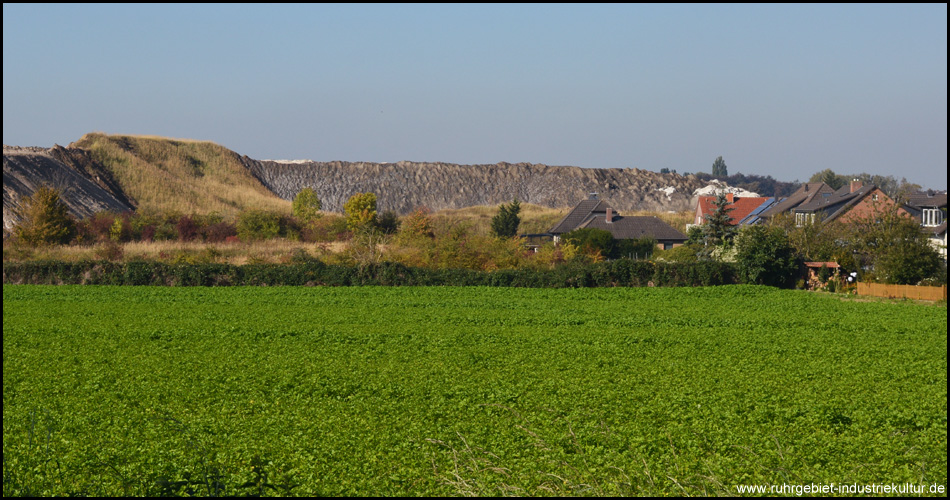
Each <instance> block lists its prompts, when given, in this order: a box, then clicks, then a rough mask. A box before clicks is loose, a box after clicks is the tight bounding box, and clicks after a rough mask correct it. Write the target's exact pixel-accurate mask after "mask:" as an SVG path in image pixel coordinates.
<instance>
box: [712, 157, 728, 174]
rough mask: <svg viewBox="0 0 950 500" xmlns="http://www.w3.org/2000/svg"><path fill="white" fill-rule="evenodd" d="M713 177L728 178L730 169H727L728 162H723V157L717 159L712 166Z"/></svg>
mask: <svg viewBox="0 0 950 500" xmlns="http://www.w3.org/2000/svg"><path fill="white" fill-rule="evenodd" d="M712 175H713V177H728V176H729V169H728V168H727V167H726V162H724V161H722V157H721V156H719V157H717V158H716V161H714V162H713V165H712Z"/></svg>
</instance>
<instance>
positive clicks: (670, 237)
mask: <svg viewBox="0 0 950 500" xmlns="http://www.w3.org/2000/svg"><path fill="white" fill-rule="evenodd" d="M716 198H717V197H716V196H700V197H699V198H698V199H697V202H696V211H695V216H694V220H693V224H691V225H701V224H703V223H704V222H705V221H706V218H707V216H709V215H711V214H712V213H713V212H714V211H715V210H716V206H715V202H716ZM726 201H727V202H728V205H727V208H730V209H732V210H731V211H730V212H729V216H730V217H731V218H732V223H733V224H734V225H737V226H745V225H752V224H762V223H765V222H767V221H769V219H771V218H772V217H775V216H777V215H780V214H792V215H793V216H794V217H795V221H796V224H798V225H800V226H801V225H804V224H806V223H828V222H831V221H839V222H844V223H847V222H848V221H850V220H853V219H855V218H863V217H866V216H868V215H869V214H871V213H874V211H876V210H880V209H881V207H882V206H884V205H886V204H890V205H891V206H893V205H896V204H897V203H896V202H895V201H894V200H892V199H891V198H890V197H889V196H887V194H885V193H884V191H882V190H881V189H880V188H879V187H877V186H875V185H874V184H868V185H865V184H863V183H862V182H861V181H857V180H856V181H852V182H851V183H850V184H848V185H845V186H842V187H841V188H840V189H837V190H836V189H834V188H832V187H831V186H829V185H828V184H825V183H824V182H810V183H806V184H803V185H802V186H801V187H800V188H799V189H798V190H797V191H795V192H794V193H792V194H791V195H789V196H787V197H781V198H776V197H752V196H743V197H737V196H735V195H733V194H732V193H728V194H726ZM898 210H899V211H900V212H902V213H904V214H906V215H908V216H911V217H914V218H915V219H916V220H918V221H919V222H920V224H921V225H922V226H923V227H924V228H926V229H927V231H928V232H929V233H930V235H931V238H930V240H931V244H932V245H933V246H934V247H935V248H937V250H938V252H939V253H940V254H941V256H942V257H943V259H944V261H946V259H947V220H946V219H947V193H946V192H943V193H938V192H934V191H932V190H930V191H926V192H918V193H914V194H912V195H910V196H908V197H907V200H906V201H905V202H904V203H902V204H901V206H900V207H899V208H898ZM691 225H688V226H687V230H689V227H690V226H691ZM583 228H594V229H602V230H605V231H608V232H610V234H611V235H613V237H614V238H615V239H621V240H622V239H640V238H653V239H655V240H656V241H657V248H660V249H670V248H674V247H676V246H679V245H682V244H683V243H685V242H686V240H687V239H688V238H687V236H686V235H685V234H683V233H682V232H680V231H678V230H677V229H676V228H674V227H672V226H670V225H669V224H667V223H665V222H663V221H662V220H660V219H659V218H658V217H650V216H623V215H620V213H619V212H617V211H616V210H614V209H613V208H612V207H611V206H610V204H609V203H608V202H607V201H605V200H600V199H598V197H597V194H596V193H591V194H590V196H589V198H588V199H586V200H583V201H581V202H580V203H578V204H577V206H575V207H574V208H573V209H572V210H571V211H570V212H569V213H568V214H567V215H566V216H564V218H562V219H561V220H560V221H558V222H557V223H556V224H555V225H554V226H553V227H552V228H551V229H550V230H548V232H546V233H541V234H526V235H523V236H524V237H525V238H526V239H527V243H528V244H529V245H539V244H541V243H542V242H544V241H550V240H552V239H553V241H554V242H555V243H557V242H558V241H560V239H561V237H562V235H564V234H565V233H568V232H570V231H573V230H575V229H583Z"/></svg>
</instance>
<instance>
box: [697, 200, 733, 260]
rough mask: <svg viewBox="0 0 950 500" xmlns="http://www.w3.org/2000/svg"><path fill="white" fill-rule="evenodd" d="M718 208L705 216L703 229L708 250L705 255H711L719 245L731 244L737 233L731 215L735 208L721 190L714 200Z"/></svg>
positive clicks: (714, 204)
mask: <svg viewBox="0 0 950 500" xmlns="http://www.w3.org/2000/svg"><path fill="white" fill-rule="evenodd" d="M713 206H714V207H716V209H715V210H714V211H713V213H711V214H708V215H706V216H705V218H706V220H705V221H704V223H703V226H702V230H703V236H704V237H705V244H706V250H705V252H704V255H705V256H706V257H710V256H711V255H712V254H713V251H714V250H715V249H716V248H717V247H724V246H729V245H731V244H732V239H733V237H734V236H735V233H736V226H735V225H733V223H734V221H733V220H732V217H731V216H730V215H729V212H732V211H733V210H735V208H733V207H730V206H729V200H728V199H726V193H725V192H720V193H719V194H717V195H716V201H714V202H713Z"/></svg>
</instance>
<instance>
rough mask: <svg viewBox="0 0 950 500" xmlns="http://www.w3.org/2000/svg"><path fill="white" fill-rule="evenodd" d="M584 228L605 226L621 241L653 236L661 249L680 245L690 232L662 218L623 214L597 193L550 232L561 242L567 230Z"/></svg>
mask: <svg viewBox="0 0 950 500" xmlns="http://www.w3.org/2000/svg"><path fill="white" fill-rule="evenodd" d="M583 228H593V229H603V230H605V231H608V232H609V233H610V234H611V235H613V237H614V239H618V240H628V239H640V238H653V239H655V240H656V241H657V248H661V249H670V248H673V247H677V246H680V245H682V244H683V243H685V242H686V240H687V238H686V235H684V234H683V233H681V232H679V231H677V230H676V229H675V228H674V227H673V226H670V225H669V224H667V223H665V222H663V221H662V220H660V218H659V217H654V216H641V217H635V216H622V215H620V213H619V212H617V211H616V210H614V209H613V208H611V207H610V205H609V204H608V203H607V202H606V201H604V200H598V199H597V195H596V193H591V196H590V197H589V198H588V199H586V200H583V201H581V202H580V203H578V204H577V206H575V207H574V209H573V210H571V211H570V212H569V213H568V214H567V215H566V216H564V218H563V219H561V220H560V221H559V222H558V223H557V224H555V225H554V227H552V228H551V229H550V230H549V231H548V234H550V235H552V236H553V237H554V242H555V243H557V242H558V241H560V239H561V235H563V234H564V233H569V232H571V231H573V230H575V229H583Z"/></svg>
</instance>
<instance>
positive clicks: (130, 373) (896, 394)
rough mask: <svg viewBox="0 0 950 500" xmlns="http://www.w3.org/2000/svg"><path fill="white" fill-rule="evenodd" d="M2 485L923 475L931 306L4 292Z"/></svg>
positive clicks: (424, 488) (636, 296) (635, 296)
mask: <svg viewBox="0 0 950 500" xmlns="http://www.w3.org/2000/svg"><path fill="white" fill-rule="evenodd" d="M3 305H4V307H3V494H4V496H13V495H76V494H86V495H161V494H179V495H188V494H192V495H257V494H264V495H387V496H388V495H472V494H477V495H508V494H512V495H531V496H534V495H547V494H551V495H735V494H737V490H736V487H737V486H738V485H744V484H764V485H769V484H778V485H781V484H783V483H786V484H808V483H824V484H831V483H835V484H842V483H845V484H851V483H858V484H870V483H888V484H890V483H896V484H901V483H911V484H914V485H918V484H926V485H930V484H933V483H936V484H941V485H944V486H946V479H947V310H946V307H945V306H941V305H925V304H915V303H910V302H906V303H899V302H856V301H848V300H841V299H839V298H837V297H834V296H830V295H821V294H813V293H806V292H800V291H786V290H777V289H772V288H764V287H754V286H728V287H708V288H598V289H520V288H519V289H511V288H477V287H471V288H452V287H444V288H443V287H432V288H426V287H402V288H400V287H391V288H376V287H352V288H323V287H271V288H268V287H256V288H239V287H233V288H232V287H226V288H198V287H195V288H165V287H109V286H85V287H82V286H28V285H20V286H11V285H5V286H4V287H3Z"/></svg>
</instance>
